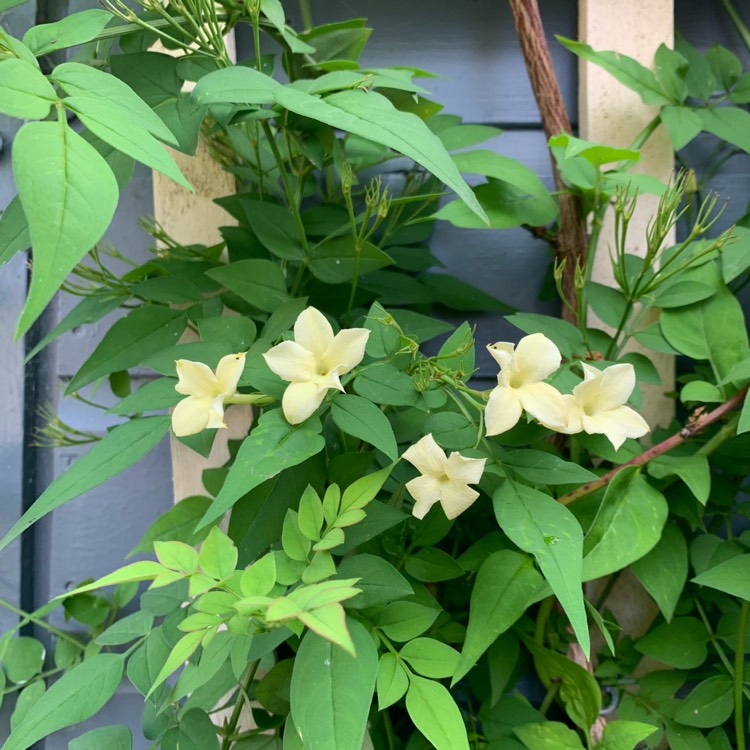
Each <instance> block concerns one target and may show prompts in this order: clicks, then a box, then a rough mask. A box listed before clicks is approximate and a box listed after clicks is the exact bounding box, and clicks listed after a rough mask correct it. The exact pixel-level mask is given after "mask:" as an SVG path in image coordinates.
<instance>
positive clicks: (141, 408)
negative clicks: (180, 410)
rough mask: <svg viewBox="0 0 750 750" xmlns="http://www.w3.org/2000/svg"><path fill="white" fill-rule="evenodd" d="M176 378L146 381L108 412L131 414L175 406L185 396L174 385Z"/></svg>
mask: <svg viewBox="0 0 750 750" xmlns="http://www.w3.org/2000/svg"><path fill="white" fill-rule="evenodd" d="M176 384H177V380H176V379H175V378H157V379H156V380H150V381H148V382H146V383H144V384H143V385H142V386H141V387H140V388H139V389H138V390H137V391H135V393H131V394H130V395H129V396H126V397H125V398H124V399H122V401H118V402H117V403H116V404H115V405H114V406H112V407H110V408H109V409H107V414H119V415H131V414H139V413H141V412H146V411H158V410H162V409H168V408H169V407H170V406H174V405H175V404H176V403H177V402H178V401H179V400H180V399H181V398H182V397H183V396H182V394H181V393H177V391H175V389H174V387H175V385H176Z"/></svg>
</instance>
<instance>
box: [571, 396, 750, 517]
mask: <svg viewBox="0 0 750 750" xmlns="http://www.w3.org/2000/svg"><path fill="white" fill-rule="evenodd" d="M748 387H750V386H747V385H746V386H745V387H744V388H742V390H740V391H738V392H737V393H735V394H734V396H732V398H730V399H728V400H727V401H725V402H724V403H723V404H721V406H717V407H716V408H715V409H714V410H713V411H710V412H708V414H695V415H693V416H692V417H691V418H690V419H689V420H688V423H687V424H686V425H685V426H684V427H683V428H682V429H681V430H680V431H679V432H676V433H675V434H674V435H672V436H671V437H668V438H667V439H666V440H663V441H662V442H661V443H659V444H658V445H654V446H652V447H651V448H649V449H648V450H647V451H644V452H643V453H641V454H640V455H639V456H636V457H635V458H633V459H631V460H630V461H626V462H625V463H624V464H620V465H619V466H615V468H614V469H612V470H611V471H608V472H607V473H606V474H604V476H601V477H599V479H595V480H593V481H591V482H586V484H582V485H581V486H580V487H578V488H577V489H575V490H572V491H571V492H568V493H567V494H565V495H563V496H562V497H559V498H558V499H557V501H558V502H559V503H562V504H563V505H569V504H570V503H572V502H575V501H576V500H579V499H580V498H582V497H584V496H585V495H589V494H590V493H592V492H595V491H596V490H598V489H601V488H602V487H604V486H605V485H607V484H609V482H611V481H612V479H613V478H614V477H615V475H616V474H617V473H618V472H619V471H622V469H625V468H627V467H628V466H643V464H647V463H648V462H649V461H651V460H652V459H654V458H656V457H657V456H661V455H662V454H664V453H667V452H668V451H671V450H672V448H674V447H676V446H678V445H681V444H682V443H684V442H686V441H687V440H690V438H692V437H693V436H694V435H697V434H698V433H699V432H702V431H703V430H705V429H706V427H710V426H711V425H712V424H715V423H716V422H718V421H719V420H720V419H722V418H723V417H724V416H726V415H727V414H728V413H729V412H730V411H733V410H734V409H736V408H737V407H738V406H739V405H740V404H741V403H742V402H743V401H744V399H745V395H746V394H747V390H748ZM735 427H736V425H735ZM723 437H724V436H723ZM727 437H728V436H727ZM724 439H726V438H724ZM722 442H723V440H722ZM707 445H708V444H707Z"/></svg>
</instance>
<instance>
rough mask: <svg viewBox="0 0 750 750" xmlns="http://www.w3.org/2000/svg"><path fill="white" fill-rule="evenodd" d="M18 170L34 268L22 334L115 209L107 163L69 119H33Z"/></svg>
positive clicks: (17, 150) (18, 148) (22, 138)
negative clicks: (32, 251)
mask: <svg viewBox="0 0 750 750" xmlns="http://www.w3.org/2000/svg"><path fill="white" fill-rule="evenodd" d="M13 174H14V177H15V179H16V184H17V185H18V195H19V197H20V199H21V204H22V206H23V210H24V213H25V214H26V218H27V219H28V222H29V232H30V235H31V244H32V247H33V250H34V268H33V270H32V279H31V288H30V289H29V296H28V299H27V300H26V305H25V306H24V309H23V311H22V313H21V318H20V320H19V321H18V327H17V329H16V335H17V336H20V335H21V334H23V333H25V332H26V331H27V330H28V329H29V327H30V326H31V324H32V323H33V322H34V321H35V320H36V318H37V317H39V315H40V314H41V312H42V310H43V309H44V307H45V306H46V305H47V303H48V302H49V301H50V299H52V296H53V295H54V293H55V292H56V291H57V288H58V287H59V286H60V284H61V283H62V282H63V281H64V280H65V277H66V276H67V275H68V273H69V272H70V271H72V270H73V268H74V267H75V266H76V264H77V263H78V262H79V261H80V260H81V259H82V258H83V257H84V255H85V254H86V253H87V252H88V251H89V250H90V249H91V247H92V246H93V245H94V244H95V243H96V242H98V241H99V240H100V239H101V237H102V235H103V234H104V232H105V230H106V229H107V227H108V226H109V222H110V221H111V219H112V216H113V214H114V212H115V208H116V206H117V198H118V188H117V180H116V179H115V176H114V174H113V173H112V170H111V169H110V168H109V166H108V165H107V162H106V161H105V160H104V159H103V158H102V157H101V156H100V154H99V153H98V152H97V151H96V149H95V148H93V146H91V145H89V144H88V143H87V142H86V141H85V140H84V139H83V138H82V137H81V136H80V135H78V133H76V132H75V131H74V130H73V129H72V128H71V127H69V126H68V124H67V123H66V122H64V121H62V122H61V121H57V122H31V123H27V124H26V125H24V126H23V127H22V128H21V129H20V130H19V131H18V133H17V135H16V138H15V141H14V142H13Z"/></svg>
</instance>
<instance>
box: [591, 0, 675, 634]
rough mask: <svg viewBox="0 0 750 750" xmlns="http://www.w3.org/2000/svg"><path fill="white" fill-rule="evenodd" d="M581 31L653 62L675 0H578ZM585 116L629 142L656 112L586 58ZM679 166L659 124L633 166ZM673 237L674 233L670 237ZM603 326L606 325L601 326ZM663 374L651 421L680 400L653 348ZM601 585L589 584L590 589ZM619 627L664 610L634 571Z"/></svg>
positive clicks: (608, 226) (599, 130)
mask: <svg viewBox="0 0 750 750" xmlns="http://www.w3.org/2000/svg"><path fill="white" fill-rule="evenodd" d="M579 11H580V17H579V38H580V39H581V41H584V42H586V43H588V44H590V45H591V46H592V47H593V48H594V49H596V50H615V51H617V52H619V53H621V54H625V55H629V56H630V57H634V58H635V59H637V60H638V61H639V62H641V63H643V64H644V65H647V66H649V67H651V66H652V65H653V59H654V54H655V52H656V50H657V48H658V47H659V45H660V44H662V43H664V44H666V45H667V46H670V47H671V46H672V45H673V41H674V8H673V0H633V1H632V2H629V3H628V4H627V5H626V6H623V4H622V3H621V2H618V1H617V0H580V5H579ZM579 108H580V111H579V116H580V130H581V137H582V138H586V139H587V140H591V141H597V142H600V143H605V144H608V145H612V146H629V145H630V144H631V143H632V142H633V139H634V138H635V137H636V136H637V135H638V133H640V132H641V130H643V128H644V127H645V126H646V125H647V124H648V123H649V122H650V121H651V120H652V118H653V117H654V116H655V115H656V114H657V108H656V107H652V106H647V105H645V104H643V102H642V101H641V99H640V97H639V96H638V94H636V93H634V92H632V91H631V90H630V89H627V88H625V86H623V85H622V84H620V83H619V82H618V81H616V80H615V79H614V78H613V77H612V76H611V75H609V73H607V72H605V71H604V70H602V68H600V67H598V66H596V65H593V64H592V63H588V62H585V61H581V64H580V90H579ZM673 169H674V152H673V150H672V146H671V144H670V142H669V139H668V138H667V134H666V132H664V129H663V127H659V128H658V129H657V130H656V132H655V133H654V134H653V136H652V137H651V138H650V139H649V140H648V142H647V144H646V146H645V147H644V148H643V150H642V151H641V159H640V162H639V163H638V165H637V166H636V168H635V170H634V171H637V172H643V173H648V174H653V175H656V176H657V177H659V178H661V179H663V180H665V181H667V180H669V178H670V176H671V174H672V171H673ZM657 201H658V199H657V198H656V197H655V196H651V195H643V196H641V197H640V198H639V200H638V206H637V208H636V211H635V214H634V216H633V219H632V221H631V222H630V231H629V237H628V248H627V250H628V252H631V253H635V254H638V255H643V253H644V250H645V232H646V226H647V224H648V221H649V219H650V217H651V216H652V215H653V213H654V210H655V209H656V204H657ZM613 228H614V222H613V216H612V212H611V211H610V212H609V213H608V215H607V216H606V218H605V223H604V229H603V231H602V234H601V238H600V242H599V246H598V247H597V250H596V259H595V263H594V269H593V275H592V278H593V279H594V281H597V282H599V283H601V284H606V285H609V286H614V279H613V276H612V267H611V264H610V261H609V248H610V247H613V244H614V243H613ZM672 241H674V237H672V238H670V239H669V240H668V242H672ZM602 327H605V326H602ZM648 356H649V359H651V360H652V361H653V362H654V364H655V365H656V367H657V369H658V370H659V373H660V374H661V377H662V385H661V386H659V387H655V386H648V385H646V386H645V387H644V386H642V389H643V407H642V413H643V415H644V416H645V417H646V419H647V421H648V423H649V424H650V425H651V427H652V428H653V427H655V426H657V425H666V424H668V423H669V421H670V420H671V418H672V416H673V414H674V402H673V401H672V399H670V398H667V397H665V395H664V393H665V392H668V391H671V390H672V389H673V387H674V357H671V356H668V355H663V354H659V353H655V352H651V351H649V352H648ZM599 585H601V582H598V583H594V584H591V585H590V586H589V592H590V593H593V591H592V589H593V590H596V588H597V587H598V586H599ZM607 606H608V607H610V608H611V609H612V611H613V612H614V613H615V616H616V617H617V619H618V621H619V622H620V624H621V626H622V627H623V629H624V630H625V632H627V633H628V634H630V635H634V636H637V635H640V634H642V633H643V632H644V631H645V630H646V628H647V627H648V625H649V623H650V622H651V621H652V620H653V618H654V617H655V616H656V614H657V613H658V609H657V607H656V605H655V603H654V602H653V601H652V600H651V598H650V597H648V596H647V595H646V593H645V592H644V590H643V589H642V587H641V586H640V584H639V583H638V582H637V581H636V579H635V577H634V576H632V575H631V574H626V575H623V576H620V578H619V579H618V581H617V583H616V585H615V586H614V588H613V590H612V593H611V594H610V596H609V597H608V599H607Z"/></svg>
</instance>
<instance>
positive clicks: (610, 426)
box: [561, 362, 649, 450]
mask: <svg viewBox="0 0 750 750" xmlns="http://www.w3.org/2000/svg"><path fill="white" fill-rule="evenodd" d="M581 367H583V377H584V379H583V382H582V383H579V384H578V385H577V386H576V387H575V388H574V389H573V393H572V395H566V396H563V399H564V402H565V406H566V408H567V411H568V425H567V428H566V429H565V430H561V432H567V433H568V434H573V433H576V432H581V431H585V432H588V433H589V434H592V435H606V437H607V438H608V439H609V441H610V443H612V445H613V446H614V447H615V450H616V449H617V448H619V447H620V446H621V445H622V444H623V443H624V442H625V438H639V437H642V436H643V435H645V434H646V433H647V432H648V431H649V426H648V424H647V423H646V420H645V419H644V418H643V417H642V416H641V415H640V414H638V412H636V411H634V410H633V409H631V408H630V407H629V406H625V403H626V402H627V400H628V399H629V398H630V394H631V393H632V392H633V388H635V370H634V369H633V365H631V364H627V363H626V364H621V365H611V366H610V367H607V368H606V369H605V370H598V369H597V368H596V367H591V365H587V364H586V363H585V362H582V363H581Z"/></svg>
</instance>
